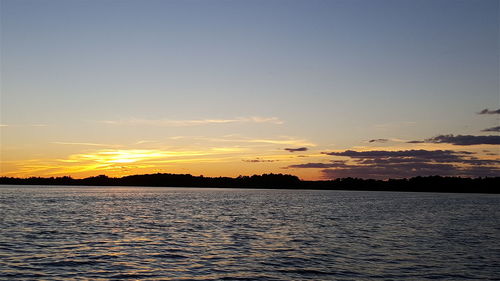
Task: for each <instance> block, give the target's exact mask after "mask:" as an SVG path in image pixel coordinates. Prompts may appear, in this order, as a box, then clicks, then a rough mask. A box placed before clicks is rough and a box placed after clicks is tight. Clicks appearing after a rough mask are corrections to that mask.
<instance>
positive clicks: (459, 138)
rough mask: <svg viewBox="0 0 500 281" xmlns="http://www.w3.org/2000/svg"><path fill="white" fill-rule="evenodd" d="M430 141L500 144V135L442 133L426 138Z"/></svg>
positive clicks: (459, 143) (462, 143) (461, 143)
mask: <svg viewBox="0 0 500 281" xmlns="http://www.w3.org/2000/svg"><path fill="white" fill-rule="evenodd" d="M426 142H430V143H451V144H454V145H478V144H495V145H496V144H500V136H472V135H456V136H454V135H440V136H437V137H433V138H430V139H426Z"/></svg>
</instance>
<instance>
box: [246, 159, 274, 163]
mask: <svg viewBox="0 0 500 281" xmlns="http://www.w3.org/2000/svg"><path fill="white" fill-rule="evenodd" d="M241 161H243V162H247V163H270V162H276V161H279V160H267V159H260V158H255V159H243V160H241Z"/></svg>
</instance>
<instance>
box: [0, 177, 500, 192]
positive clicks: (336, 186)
mask: <svg viewBox="0 0 500 281" xmlns="http://www.w3.org/2000/svg"><path fill="white" fill-rule="evenodd" d="M0 184H13V185H87V186H165V187H220V188H286V189H329V190H378V191H415V192H460V193H500V188H499V187H500V177H487V178H460V177H441V176H429V177H414V178H410V179H389V180H385V181H382V180H373V179H359V178H341V179H335V180H321V181H303V180H300V179H299V178H298V177H296V176H293V175H284V174H263V175H253V176H239V177H236V178H230V177H204V176H193V175H189V174H160V173H158V174H146V175H133V176H125V177H121V178H111V177H107V176H105V175H100V176H95V177H88V178H84V179H73V178H71V177H67V176H66V177H50V178H41V177H30V178H12V177H0Z"/></svg>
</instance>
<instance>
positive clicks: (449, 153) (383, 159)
mask: <svg viewBox="0 0 500 281" xmlns="http://www.w3.org/2000/svg"><path fill="white" fill-rule="evenodd" d="M323 154H325V155H329V156H340V157H349V158H350V160H349V161H348V160H334V161H330V162H327V163H304V164H296V165H290V166H288V167H286V168H316V169H323V170H322V173H323V174H324V175H325V177H327V178H343V177H357V178H373V179H387V178H408V177H415V176H430V175H441V176H469V177H484V176H498V175H499V174H500V160H490V159H479V158H477V157H475V156H474V153H473V152H468V151H453V150H423V149H420V150H398V151H389V150H373V151H354V150H346V151H341V152H323Z"/></svg>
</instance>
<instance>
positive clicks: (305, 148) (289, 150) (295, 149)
mask: <svg viewBox="0 0 500 281" xmlns="http://www.w3.org/2000/svg"><path fill="white" fill-rule="evenodd" d="M284 150H286V151H288V152H298V151H307V150H308V148H307V147H298V148H285V149H284Z"/></svg>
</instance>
